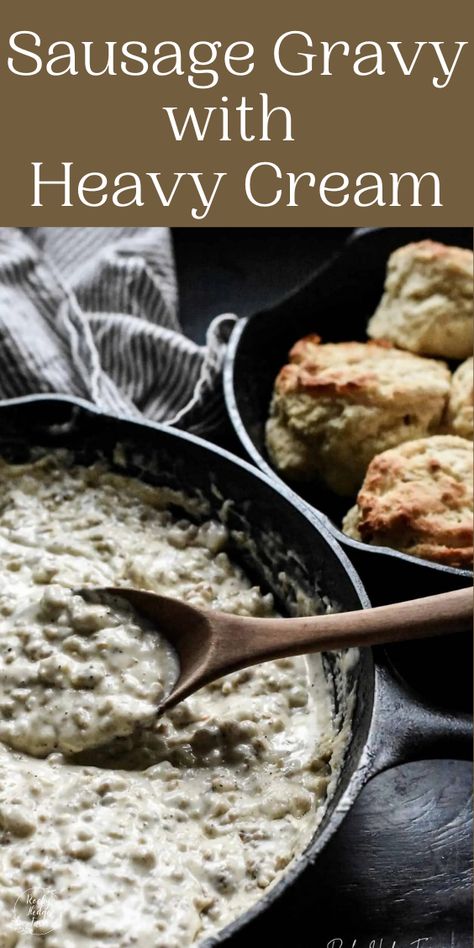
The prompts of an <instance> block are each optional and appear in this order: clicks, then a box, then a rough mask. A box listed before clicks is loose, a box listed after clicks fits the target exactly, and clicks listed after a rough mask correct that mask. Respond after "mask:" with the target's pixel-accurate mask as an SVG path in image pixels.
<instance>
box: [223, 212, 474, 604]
mask: <svg viewBox="0 0 474 948" xmlns="http://www.w3.org/2000/svg"><path fill="white" fill-rule="evenodd" d="M427 237H428V238H430V239H432V240H439V241H442V242H443V243H446V244H454V245H457V246H461V247H470V246H472V231H471V230H469V229H468V228H454V229H446V228H443V229H439V230H434V229H424V230H419V229H411V228H410V229H397V228H381V229H377V230H364V231H356V232H355V233H354V234H353V235H352V236H351V237H350V238H349V240H348V241H347V243H346V244H345V246H344V248H343V249H342V251H341V252H339V253H337V254H336V255H335V256H334V257H333V258H332V259H330V260H329V262H328V263H326V264H325V265H324V266H323V267H322V268H321V269H320V270H318V271H317V273H316V274H315V275H314V276H313V277H312V278H311V279H310V280H309V281H308V282H307V283H305V284H304V285H303V286H302V287H301V288H300V289H298V290H296V291H295V292H293V293H292V294H291V295H289V296H287V297H286V299H284V300H283V301H282V302H281V303H279V304H278V305H276V306H273V307H272V308H270V309H267V310H263V311H262V312H260V313H257V314H255V315H254V316H250V317H249V318H247V319H242V320H240V321H239V322H238V323H237V324H236V327H235V329H234V331H233V333H232V337H231V340H230V344H229V348H228V352H227V358H226V365H225V370H224V391H225V399H226V405H227V409H228V413H229V417H230V419H231V422H232V425H233V427H234V430H235V432H236V434H237V436H238V438H239V440H240V442H241V444H242V447H243V448H244V450H245V452H246V454H247V456H248V457H249V458H250V459H251V460H252V461H253V462H254V464H256V465H257V466H258V467H259V468H260V470H262V471H264V472H265V473H266V474H268V475H269V476H271V477H273V478H277V477H279V475H278V474H277V473H276V471H275V469H274V468H273V467H272V465H271V463H270V461H269V459H268V456H267V452H266V449H265V422H266V420H267V417H268V410H269V405H270V399H271V394H272V389H273V383H274V380H275V377H276V375H277V373H278V371H279V370H280V368H281V367H282V365H284V364H285V362H287V357H288V352H289V350H290V348H291V346H292V345H293V343H295V342H296V340H297V339H300V338H301V337H302V336H305V335H307V334H308V333H311V332H316V333H317V334H318V335H320V336H321V338H322V340H323V342H342V341H344V340H352V339H355V340H364V339H366V338H367V336H366V326H367V322H368V319H369V317H370V316H371V315H372V313H373V312H374V311H375V309H376V306H377V303H378V301H379V300H380V297H381V295H382V291H383V283H384V277H385V268H386V263H387V259H388V257H389V255H390V254H391V253H392V251H393V250H395V249H396V248H397V247H400V246H402V245H403V244H406V243H409V242H411V241H418V240H423V239H425V238H427ZM288 486H289V487H292V489H294V490H295V491H297V493H298V494H299V495H300V496H301V497H302V498H303V499H304V500H306V501H307V502H308V503H309V504H310V505H311V506H312V507H313V509H315V510H316V512H317V514H318V515H319V516H320V517H322V518H323V519H324V520H325V523H326V525H327V526H328V528H329V530H330V531H331V532H332V533H333V535H334V536H335V537H336V538H337V540H338V541H339V543H340V544H341V546H342V547H343V548H344V549H345V551H346V553H347V554H348V556H349V557H350V559H351V560H352V562H353V563H354V565H355V566H356V569H357V570H358V572H359V574H360V575H361V577H362V579H363V581H364V585H365V586H366V589H367V591H368V593H369V596H370V598H371V601H372V603H373V604H374V605H376V604H382V603H383V602H390V601H392V602H393V601H394V600H395V599H397V598H398V599H399V600H401V599H404V598H410V597H412V596H414V595H416V594H418V595H425V594H426V595H427V594H429V593H432V592H436V591H437V590H439V591H442V590H443V589H453V588H457V587H458V584H459V583H461V584H465V583H466V582H467V580H468V577H469V576H470V575H471V574H470V573H468V572H466V571H464V570H458V569H453V568H451V567H445V566H439V565H437V564H435V563H429V562H428V561H427V560H420V559H416V558H415V557H412V556H407V555H405V554H403V553H398V552H397V551H395V550H389V549H388V548H387V547H372V546H368V545H366V544H363V543H360V542H359V541H357V540H352V539H350V538H349V537H346V536H345V535H344V534H343V533H341V531H340V529H339V527H340V523H341V519H342V516H343V515H344V513H345V512H346V511H347V510H348V508H349V507H350V506H351V504H352V501H351V499H350V498H343V499H342V500H341V498H338V497H336V495H334V494H333V493H332V492H330V491H328V490H324V488H322V487H320V486H319V487H318V486H311V485H292V484H289V485H288ZM412 589H413V590H414V591H413V592H412Z"/></svg>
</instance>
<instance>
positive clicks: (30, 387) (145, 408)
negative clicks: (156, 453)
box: [0, 227, 235, 434]
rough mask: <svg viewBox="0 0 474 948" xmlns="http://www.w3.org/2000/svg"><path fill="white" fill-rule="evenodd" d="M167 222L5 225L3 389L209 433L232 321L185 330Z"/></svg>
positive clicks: (0, 335)
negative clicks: (197, 334) (72, 399)
mask: <svg viewBox="0 0 474 948" xmlns="http://www.w3.org/2000/svg"><path fill="white" fill-rule="evenodd" d="M177 297H178V294H177V286H176V276H175V269H174V261H173V251H172V245H171V238H170V234H169V231H168V230H167V229H166V228H160V227H154V228H132V227H128V228H107V227H91V228H67V227H66V228H62V227H61V228H48V227H45V228H35V229H31V230H20V229H16V228H0V400H4V399H9V398H14V397H17V396H18V395H26V394H30V393H37V392H48V393H62V394H64V393H67V394H70V395H76V396H80V397H81V398H84V399H87V400H88V401H91V402H93V403H94V404H95V405H97V406H98V407H99V408H101V409H102V410H103V411H106V412H111V413H113V414H120V415H129V416H131V417H137V416H138V417H139V416H144V417H146V418H149V419H152V420H154V421H161V422H165V423H167V424H170V425H176V426H178V427H180V428H185V429H187V430H189V431H194V432H196V433H200V434H205V433H207V432H209V431H210V430H212V429H213V428H214V427H215V426H216V425H217V424H218V422H219V420H220V418H221V413H222V394H221V368H222V361H223V356H224V352H225V346H226V342H227V339H228V337H229V334H230V330H231V328H232V325H233V323H234V321H235V317H233V316H227V315H226V316H220V317H218V318H217V319H214V321H213V322H212V323H211V325H210V327H209V330H208V334H207V340H206V345H205V346H198V345H197V344H196V343H194V342H192V341H191V340H190V339H188V338H186V336H184V335H183V333H182V331H181V327H180V324H179V319H178V315H177Z"/></svg>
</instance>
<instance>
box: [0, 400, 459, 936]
mask: <svg viewBox="0 0 474 948" xmlns="http://www.w3.org/2000/svg"><path fill="white" fill-rule="evenodd" d="M117 445H119V449H118V450H117V448H116V446H117ZM33 446H42V447H46V448H47V447H52V446H54V447H66V448H68V449H70V450H71V451H72V452H73V455H74V456H75V458H76V459H77V460H78V461H79V462H82V463H86V464H87V463H90V462H91V461H92V460H94V459H96V458H97V457H106V458H108V459H109V460H110V462H111V463H112V464H113V465H115V466H116V467H118V469H119V470H120V471H122V472H123V471H124V470H126V471H127V472H129V473H131V474H133V475H135V476H138V477H141V478H143V479H145V480H148V481H151V482H153V483H159V484H166V485H168V486H171V487H174V488H183V489H184V490H185V491H186V492H187V493H188V494H189V493H191V494H197V495H198V496H200V497H204V498H206V499H207V500H208V501H209V502H210V506H211V508H212V510H213V513H214V515H217V516H219V515H220V511H221V510H222V498H225V499H227V500H229V501H230V502H231V503H230V506H229V505H226V511H227V512H226V515H225V516H226V518H227V521H226V522H228V524H229V526H230V528H231V530H233V529H235V530H237V531H238V530H242V528H243V529H244V530H245V531H246V532H247V533H248V534H249V535H250V537H251V540H252V541H253V543H254V550H252V544H250V547H246V548H245V549H242V548H241V547H240V545H239V544H238V543H237V546H236V548H235V556H236V557H239V558H240V559H241V560H242V561H243V563H244V565H245V567H246V568H247V570H248V571H249V572H250V573H251V574H252V575H253V577H254V578H255V579H257V580H259V581H260V582H261V583H262V584H263V585H264V587H266V588H270V589H271V590H272V591H273V592H274V594H275V596H276V599H277V601H278V603H279V604H280V606H281V608H283V609H285V607H286V608H287V609H288V608H290V606H291V600H292V596H293V590H292V583H291V581H293V582H294V583H295V584H296V585H297V586H298V587H299V588H303V589H304V590H305V591H306V592H307V593H308V594H310V595H311V594H313V595H314V592H315V590H316V591H317V590H321V591H322V592H323V593H324V594H325V595H326V596H328V597H329V598H330V599H332V600H333V601H335V602H337V603H339V605H340V607H342V608H343V609H356V608H360V607H362V608H365V607H368V606H369V601H368V598H367V595H366V593H365V590H364V588H363V586H362V583H361V581H360V579H359V577H358V575H357V573H356V572H355V570H354V568H353V566H352V565H351V563H350V562H349V560H348V559H347V557H346V555H345V554H344V552H343V551H342V550H341V548H340V546H339V544H338V543H337V541H336V540H335V539H334V536H333V534H332V532H331V531H329V530H328V529H327V527H326V525H325V524H324V523H323V522H322V521H321V520H320V518H318V517H317V516H316V515H315V514H314V513H313V512H311V510H310V509H309V508H308V507H307V505H305V504H304V503H303V502H302V501H300V500H299V499H298V498H297V497H296V496H295V495H292V494H291V492H289V491H288V490H287V489H286V488H285V487H284V486H283V485H281V484H278V483H272V482H271V481H270V480H269V479H268V478H266V477H265V476H264V475H263V474H261V473H260V472H258V471H256V470H255V469H254V468H253V467H251V466H250V465H248V464H246V463H245V462H243V461H240V460H238V459H237V458H235V457H233V456H232V455H231V454H229V453H228V452H226V451H224V450H222V449H220V448H217V447H214V446H212V445H210V444H207V443H206V442H205V441H202V440H200V439H199V438H196V437H193V436H192V435H187V434H182V433H180V432H177V431H174V430H172V429H166V428H164V427H162V426H160V425H156V424H152V423H139V422H135V421H128V420H124V419H121V418H116V417H110V416H106V415H103V414H101V413H100V412H99V411H97V410H96V409H94V408H93V407H91V406H90V405H89V404H87V403H86V402H82V401H80V400H76V399H73V398H68V397H59V396H58V397H57V396H29V397H25V398H21V399H15V400H12V401H10V402H6V403H3V405H2V406H0V455H2V456H5V457H7V458H9V459H11V460H16V461H22V460H26V459H28V458H29V456H30V450H31V448H32V447H33ZM255 551H256V552H255ZM282 570H285V571H286V574H287V576H288V577H289V579H290V582H286V583H285V584H284V585H282V582H281V579H280V578H279V575H278V574H279V573H281V571H282ZM451 642H452V647H455V642H454V641H453V639H452V638H451ZM426 644H427V646H428V644H429V643H426ZM325 663H326V664H325V670H326V675H327V678H328V681H329V682H330V683H334V682H335V681H336V678H337V679H338V682H339V684H341V682H343V679H342V678H341V676H340V669H341V663H340V657H339V656H336V655H328V656H325ZM346 680H347V689H349V688H352V687H353V688H354V689H355V696H356V700H355V708H354V713H353V719H352V737H351V741H350V745H349V747H348V750H347V753H346V756H345V760H344V763H343V765H342V769H341V772H340V774H339V778H338V781H337V785H336V789H335V792H334V795H333V797H332V799H331V800H330V802H329V804H328V807H327V810H326V813H325V816H324V818H323V820H322V823H321V824H320V826H319V827H318V829H317V831H316V833H315V834H314V836H313V839H312V840H311V842H310V844H309V845H308V846H307V848H306V850H305V852H304V853H303V854H302V855H301V856H299V857H298V858H297V859H296V860H294V862H293V864H292V866H291V867H290V868H289V869H288V871H286V872H285V873H284V875H283V876H282V878H281V880H280V881H279V882H278V884H277V885H275V886H274V888H272V889H271V890H270V892H269V893H268V894H267V895H265V896H264V897H262V898H261V899H260V901H259V902H258V903H257V904H256V905H255V906H253V907H252V908H251V909H250V910H249V911H247V912H246V913H244V914H243V915H242V916H240V917H239V918H238V919H237V920H236V921H235V922H233V923H232V924H231V925H229V926H227V927H226V928H225V929H223V930H222V931H221V932H220V933H219V934H218V935H216V936H215V937H212V938H209V939H207V940H206V942H204V943H203V948H204V945H205V946H206V948H211V946H214V945H218V944H219V945H221V944H223V943H226V944H230V943H231V942H232V943H235V940H236V939H238V938H239V932H241V931H242V929H243V928H244V926H245V936H244V937H245V938H247V936H249V935H250V932H249V928H248V927H247V926H249V927H251V926H252V924H253V923H254V921H255V920H256V919H257V916H260V914H261V913H262V912H263V911H265V910H267V909H269V908H270V907H271V905H272V904H273V903H274V901H275V900H276V899H277V898H278V896H279V895H280V894H282V893H283V891H285V890H286V889H287V887H288V886H289V885H290V884H291V883H292V882H294V881H295V880H296V879H297V877H298V876H300V875H301V874H302V873H303V872H304V871H305V869H306V868H307V867H308V866H309V865H310V864H311V863H313V862H314V861H315V859H316V858H317V856H318V854H319V853H320V852H321V850H322V848H323V847H324V846H325V844H326V843H327V841H328V840H329V838H330V837H331V836H332V834H333V833H334V831H335V830H336V829H337V827H338V826H339V824H340V823H341V821H342V819H343V817H344V815H345V813H347V811H348V810H349V808H350V807H351V805H352V804H353V802H354V800H355V799H356V797H357V795H358V793H359V791H360V790H361V788H362V787H363V786H364V784H365V783H367V781H368V780H369V779H370V778H371V777H372V776H373V775H374V774H376V773H378V772H380V771H382V770H384V769H386V768H387V767H390V766H391V765H393V764H395V763H399V762H401V761H404V760H413V759H416V758H420V757H423V756H427V755H428V756H453V755H454V756H460V757H464V756H465V755H468V754H469V750H470V727H469V721H468V719H467V717H466V716H463V715H453V714H444V713H441V712H440V711H436V710H431V709H429V708H427V707H425V706H424V705H423V704H421V703H420V702H419V701H418V700H417V699H416V698H414V697H413V696H411V695H409V694H408V692H407V691H406V690H405V689H404V687H403V686H402V684H401V683H400V682H399V681H397V680H396V679H395V677H394V676H393V675H392V674H391V672H390V669H389V668H388V667H384V666H383V665H377V666H375V665H374V661H373V657H372V653H371V651H370V650H365V651H364V652H362V653H361V654H360V655H359V658H358V659H357V661H356V662H355V663H354V665H353V668H352V670H351V671H350V672H349V674H348V676H347V679H346ZM347 689H346V692H344V689H343V690H342V691H339V692H338V694H337V695H336V693H335V692H334V706H335V711H336V712H338V713H339V715H340V719H341V722H342V721H343V720H344V717H345V715H347V707H348V706H347Z"/></svg>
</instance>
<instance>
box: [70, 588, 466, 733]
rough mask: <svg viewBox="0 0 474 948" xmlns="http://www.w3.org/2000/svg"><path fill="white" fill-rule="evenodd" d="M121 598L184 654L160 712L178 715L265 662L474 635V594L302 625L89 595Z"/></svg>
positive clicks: (128, 592) (163, 601) (151, 597)
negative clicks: (183, 705) (207, 691)
mask: <svg viewBox="0 0 474 948" xmlns="http://www.w3.org/2000/svg"><path fill="white" fill-rule="evenodd" d="M82 592H83V594H84V596H85V597H87V595H88V594H90V593H92V594H93V595H94V598H95V597H96V595H97V594H98V595H99V596H100V595H101V594H106V595H109V594H111V595H113V596H119V597H121V598H122V599H125V600H126V601H127V602H129V603H130V604H131V605H132V606H133V607H134V609H136V611H137V612H138V613H141V614H142V615H144V616H146V618H147V619H149V620H151V622H152V623H154V624H156V626H157V628H158V629H159V631H160V633H161V634H162V635H163V636H164V637H165V638H166V639H168V641H169V642H170V643H171V645H172V646H173V647H174V648H175V649H176V652H177V655H178V658H179V663H180V673H179V677H178V679H177V681H176V683H175V685H174V687H173V690H172V691H171V692H170V694H169V695H167V697H166V698H165V699H164V700H163V701H162V702H161V704H160V705H159V708H158V711H159V713H160V714H161V713H162V712H163V711H165V710H168V708H172V707H173V706H174V705H176V704H177V703H178V702H179V701H182V700H183V698H187V697H188V695H190V694H192V693H193V692H194V691H197V690H198V689H199V688H202V686H203V685H207V684H209V682H211V681H214V680H215V679H216V678H221V677H222V676H223V675H227V674H229V672H233V671H237V670H238V669H239V668H246V667H247V666H249V665H255V664H257V663H258V662H265V661H268V660H271V659H276V658H287V657H288V656H290V655H301V654H306V653H308V652H328V651H331V650H333V649H336V650H337V649H344V648H352V647H365V646H367V645H384V644H388V643H389V642H403V641H406V640H407V639H421V638H425V637H428V636H433V635H446V634H447V633H450V632H463V631H466V630H467V629H469V628H472V605H473V599H472V595H473V594H472V589H471V588H467V589H458V590H455V591H454V592H448V593H443V594H442V595H438V596H428V597H426V598H424V599H413V600H411V601H409V602H397V603H395V604H394V605H389V606H379V607H377V608H376V609H360V610H357V611H356V612H337V613H331V614H330V615H321V616H307V617H305V618H300V619H254V618H253V617H250V618H248V617H243V616H236V615H229V614H228V613H225V612H215V611H213V610H212V609H198V608H196V606H190V605H188V603H186V602H181V601H180V600H179V599H171V598H168V597H165V596H157V595H156V594H155V593H151V592H144V591H141V590H138V589H129V588H122V587H108V588H104V589H93V590H90V589H84V590H82Z"/></svg>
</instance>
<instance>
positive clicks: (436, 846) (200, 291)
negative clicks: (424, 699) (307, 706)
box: [174, 228, 472, 948]
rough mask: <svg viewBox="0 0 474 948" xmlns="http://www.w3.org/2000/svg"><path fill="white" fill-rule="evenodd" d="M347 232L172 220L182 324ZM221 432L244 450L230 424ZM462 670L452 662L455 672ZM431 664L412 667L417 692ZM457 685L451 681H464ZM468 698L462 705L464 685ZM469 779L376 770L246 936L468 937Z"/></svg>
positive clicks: (197, 335) (251, 297)
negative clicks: (310, 860)
mask: <svg viewBox="0 0 474 948" xmlns="http://www.w3.org/2000/svg"><path fill="white" fill-rule="evenodd" d="M348 233H349V232H348V231H343V230H340V229H324V230H318V229H297V230H287V229H284V230H265V229H261V230H260V229H251V230H248V229H234V228H229V229H226V230H219V231H216V230H207V229H202V230H200V229H183V230H179V229H178V230H176V231H175V232H174V240H175V250H176V259H177V268H178V279H179V285H180V299H181V320H182V323H183V327H184V329H185V331H186V332H187V333H188V334H189V335H190V336H191V337H192V338H194V339H196V340H197V341H199V342H203V340H204V337H205V331H206V328H207V326H208V324H209V321H210V319H211V318H212V317H213V316H215V315H217V314H219V313H222V312H234V313H236V314H237V315H239V316H243V315H247V314H249V313H252V312H255V311H256V310H259V309H261V308H263V307H265V306H268V305H271V304H272V303H273V302H275V301H276V300H277V299H279V298H280V297H281V296H283V295H284V294H286V293H288V292H289V291H290V290H291V289H292V288H293V287H294V286H296V285H298V284H299V283H301V282H302V281H303V280H304V279H305V278H307V277H308V276H309V275H310V274H311V272H312V271H313V270H314V269H316V267H317V266H318V264H319V263H321V262H322V261H324V260H325V259H327V257H328V256H329V255H330V254H331V253H334V252H336V251H337V250H338V249H339V248H340V247H341V246H342V243H343V241H344V240H345V239H346V237H347V236H348ZM407 239H409V236H408V237H407ZM224 438H225V439H226V442H227V443H228V444H229V445H230V446H231V447H232V448H233V449H234V450H237V451H238V450H239V449H238V445H237V444H236V443H235V442H234V441H233V440H232V435H231V434H230V432H226V433H225V434H224ZM461 661H462V659H461ZM453 669H454V670H453ZM455 669H456V664H455V663H450V667H449V675H451V676H453V675H454V676H455V675H456V671H455ZM427 672H428V674H429V666H428V669H427V668H425V667H423V668H421V669H420V670H419V671H417V670H415V678H416V675H417V674H418V676H419V679H420V680H419V682H418V684H419V688H420V691H423V685H424V681H423V680H422V678H423V677H424V676H426V674H427ZM464 680H465V679H463V682H464ZM413 683H414V684H415V685H416V684H417V682H416V681H415V682H413V680H412V684H413ZM449 684H450V692H455V690H456V681H450V683H449ZM463 687H464V684H463ZM460 699H461V700H460V704H461V705H465V703H466V695H461V696H460ZM471 787H472V772H471V766H470V764H467V763H466V762H463V761H455V760H440V761H429V760H427V761H420V762H418V763H411V764H405V765H404V766H399V767H396V768H393V769H392V770H389V771H387V772H386V773H384V774H381V775H379V776H378V777H376V778H374V779H373V780H372V782H371V783H370V784H369V785H368V786H367V787H366V788H365V790H363V792H362V793H361V795H360V797H359V799H358V801H357V803H356V804H355V806H354V807H353V809H352V811H351V812H350V813H349V815H348V817H347V818H346V820H345V822H344V824H343V826H342V827H341V829H340V830H339V832H338V833H337V835H336V836H335V837H334V839H333V840H332V841H331V842H330V844H329V845H328V846H327V848H326V850H325V852H324V853H323V855H322V857H321V858H320V859H319V861H318V863H317V865H316V866H315V867H314V869H313V870H312V872H311V873H307V874H306V876H305V878H304V881H303V884H301V885H299V886H298V888H297V889H296V890H295V889H292V890H291V891H290V893H288V895H286V896H285V897H284V899H283V900H281V901H280V902H279V903H278V904H277V906H276V907H275V908H274V909H273V910H272V912H271V914H267V915H265V916H264V919H263V920H262V922H261V923H260V924H259V926H258V927H257V930H256V934H254V935H253V936H252V941H250V939H249V936H248V935H244V936H242V937H241V938H240V939H239V941H238V945H240V944H241V945H242V946H244V945H245V946H246V948H252V946H253V945H254V944H255V945H257V944H258V945H265V944H273V945H275V946H277V948H279V946H287V945H288V946H292V948H409V946H410V948H471V946H472V934H471V932H472V911H471V907H472V895H471V885H472V874H471V867H472V860H471V852H472V817H471V813H472V811H471Z"/></svg>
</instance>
